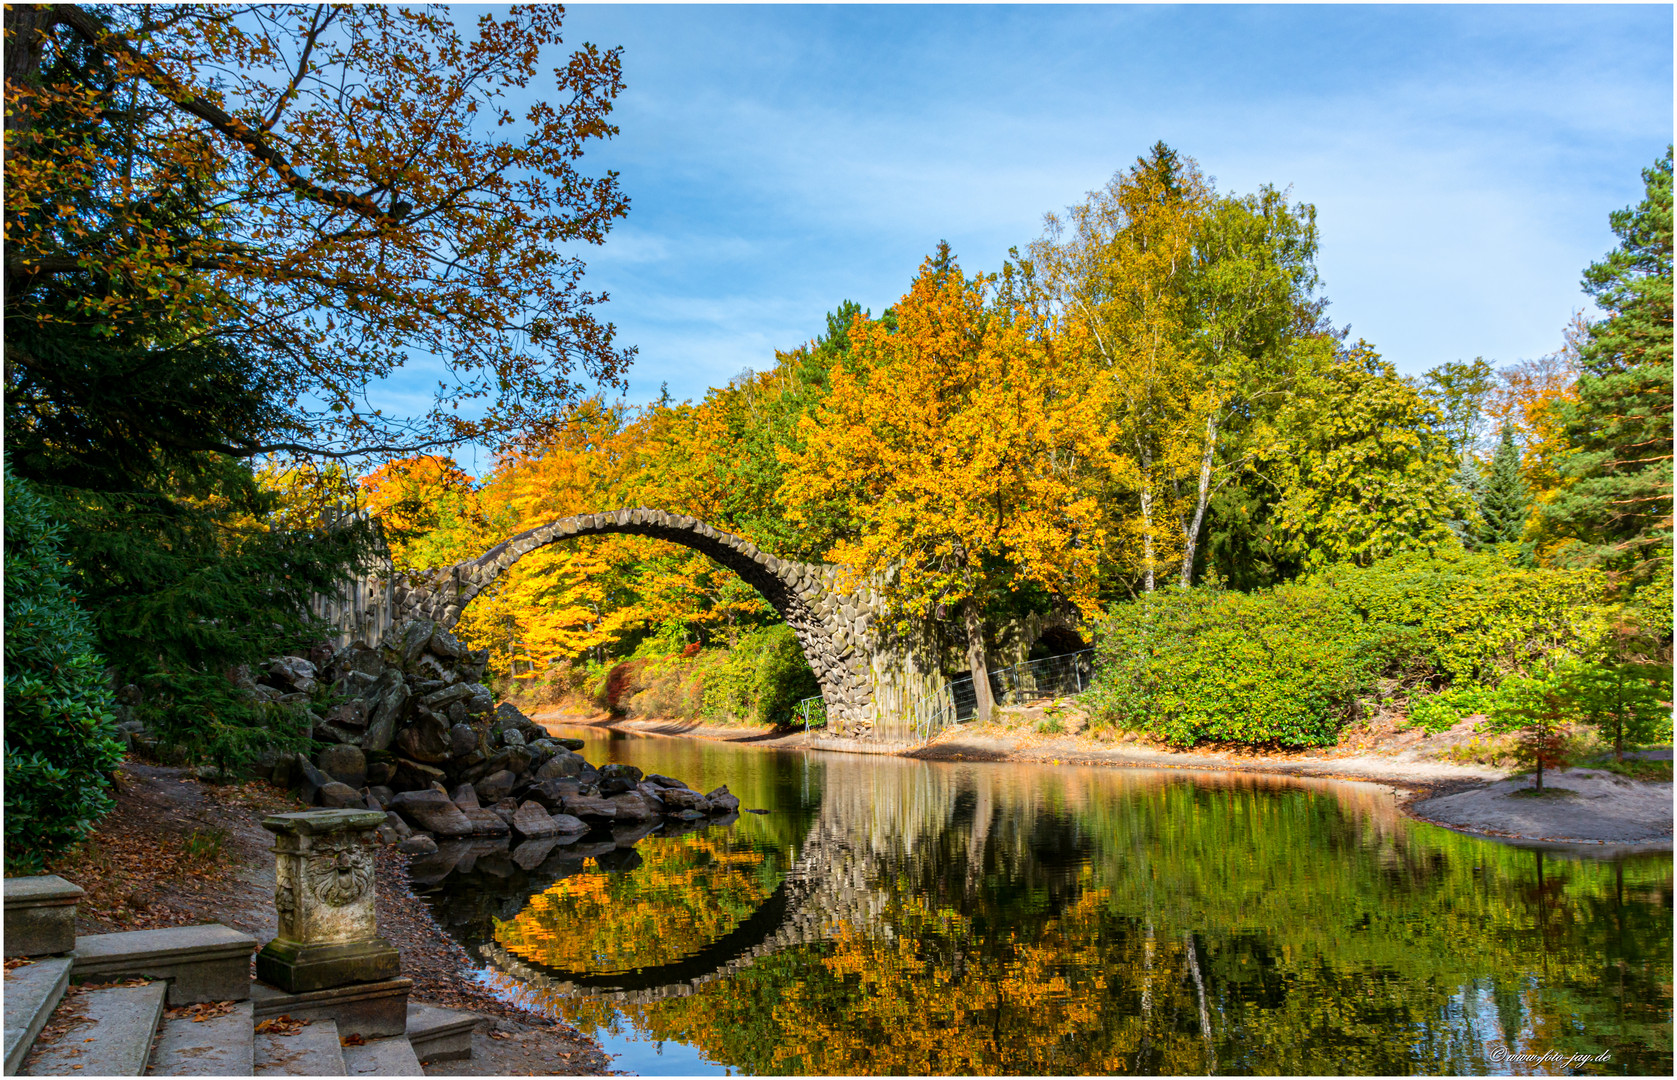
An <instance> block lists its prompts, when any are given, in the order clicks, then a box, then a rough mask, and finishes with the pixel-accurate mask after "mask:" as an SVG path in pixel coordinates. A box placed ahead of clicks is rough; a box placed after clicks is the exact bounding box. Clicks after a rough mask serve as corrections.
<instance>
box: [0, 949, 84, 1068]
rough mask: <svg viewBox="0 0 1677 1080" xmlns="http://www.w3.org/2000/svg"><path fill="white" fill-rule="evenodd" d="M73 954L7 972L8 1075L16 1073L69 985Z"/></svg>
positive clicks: (36, 962) (40, 961)
mask: <svg viewBox="0 0 1677 1080" xmlns="http://www.w3.org/2000/svg"><path fill="white" fill-rule="evenodd" d="M70 963H71V961H70V958H69V957H67V956H61V957H54V958H52V959H50V960H37V961H35V962H34V963H33V964H26V965H24V966H23V967H19V968H13V969H12V970H11V971H8V972H6V993H5V999H6V1008H5V1011H6V1075H7V1076H16V1075H17V1071H18V1069H19V1068H21V1067H22V1065H23V1059H24V1058H25V1057H27V1056H28V1054H29V1047H30V1046H32V1045H33V1044H34V1042H35V1036H37V1035H39V1034H40V1033H41V1028H43V1027H45V1026H46V1023H47V1018H48V1017H49V1016H51V1015H52V1011H53V1010H54V1009H56V1008H58V1002H59V999H60V998H62V997H63V996H64V991H65V989H66V988H67V987H68V986H69V985H70Z"/></svg>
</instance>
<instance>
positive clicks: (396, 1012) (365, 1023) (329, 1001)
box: [250, 977, 413, 1039]
mask: <svg viewBox="0 0 1677 1080" xmlns="http://www.w3.org/2000/svg"><path fill="white" fill-rule="evenodd" d="M412 989H413V980H412V979H409V978H406V977H402V978H395V979H385V980H383V981H382V982H371V983H355V984H352V985H350V986H335V987H333V988H332V989H330V990H313V991H310V992H309V993H306V994H288V993H286V992H285V991H283V990H281V989H279V988H278V987H275V986H269V985H268V984H267V983H262V982H253V983H251V984H250V998H251V1002H252V1003H253V1004H254V1005H255V1008H256V1011H255V1016H256V1019H257V1020H258V1021H261V1020H265V1019H267V1018H268V1017H270V1016H282V1015H283V1016H293V1017H296V1018H297V1019H299V1020H302V1019H310V1018H319V1019H331V1020H335V1021H336V1022H337V1024H338V1029H339V1034H341V1035H346V1036H348V1035H359V1036H361V1037H362V1038H364V1039H379V1038H388V1037H391V1036H395V1035H402V1034H406V1032H407V1026H408V993H409V992H410V991H411V990H412Z"/></svg>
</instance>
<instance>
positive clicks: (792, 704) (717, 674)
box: [704, 623, 821, 727]
mask: <svg viewBox="0 0 1677 1080" xmlns="http://www.w3.org/2000/svg"><path fill="white" fill-rule="evenodd" d="M820 692H821V687H820V684H819V683H817V682H816V679H815V672H813V671H811V670H810V667H809V662H808V661H807V660H805V659H804V653H803V649H802V648H801V647H800V646H799V645H798V638H797V635H796V634H794V633H793V632H792V628H791V627H790V626H787V625H786V624H785V623H777V624H776V625H773V626H764V627H759V628H756V629H753V630H747V631H746V632H745V633H743V634H741V635H740V636H739V639H738V640H737V641H736V642H734V645H733V647H732V648H730V649H729V650H728V652H727V655H726V659H725V660H723V661H722V662H720V663H717V664H716V665H715V666H713V667H710V668H708V669H707V670H706V671H705V673H704V712H705V715H707V716H713V717H735V718H738V719H742V720H744V719H750V720H751V721H752V722H754V723H758V724H775V725H779V726H782V727H784V726H786V725H787V724H790V723H792V721H793V713H794V712H795V711H796V709H797V706H798V702H800V701H802V700H803V699H804V698H807V697H814V696H815V695H817V694H819V693H820Z"/></svg>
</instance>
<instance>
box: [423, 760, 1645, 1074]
mask: <svg viewBox="0 0 1677 1080" xmlns="http://www.w3.org/2000/svg"><path fill="white" fill-rule="evenodd" d="M564 734H567V735H572V736H575V737H579V738H584V739H586V740H588V742H589V744H590V745H589V746H588V747H586V748H585V749H584V750H583V754H584V755H585V756H586V757H587V758H588V759H589V760H590V761H593V762H595V763H596V764H600V763H604V762H605V761H621V762H626V763H629V764H633V765H637V766H639V767H640V768H641V769H643V770H645V771H646V772H659V773H665V774H667V775H670V776H675V777H679V778H681V779H683V780H685V781H687V782H688V783H689V784H690V785H692V786H693V787H695V788H698V789H700V790H702V791H704V790H710V789H711V788H713V787H715V786H716V785H718V784H723V783H726V784H727V785H728V786H729V788H730V789H731V790H732V791H733V792H734V793H735V794H736V795H738V796H739V797H740V799H741V805H742V807H755V808H760V809H766V810H768V811H770V812H769V813H768V814H767V815H754V814H742V815H741V816H740V817H739V819H738V820H737V821H735V822H734V823H732V824H730V825H726V826H711V827H708V828H705V829H701V830H698V831H694V832H689V833H687V834H685V835H681V836H673V837H664V836H661V835H659V834H657V833H654V834H653V835H651V836H648V837H646V838H644V839H641V840H640V841H639V842H638V843H636V844H634V846H633V847H632V848H616V849H614V848H613V847H612V845H611V843H610V838H609V837H605V836H590V837H585V838H583V840H581V841H579V842H578V843H577V844H574V845H566V846H562V847H558V848H555V849H553V851H552V853H551V854H548V855H545V856H544V857H543V861H541V862H540V863H539V864H537V865H531V866H528V867H526V866H524V865H523V864H525V863H532V862H533V861H534V860H533V858H524V859H517V858H513V859H508V858H506V857H501V858H499V859H498V860H497V859H479V860H478V861H477V864H476V865H475V867H474V869H473V870H472V871H470V872H465V873H453V874H450V875H449V876H447V877H445V878H443V879H442V880H441V881H440V882H437V883H436V884H434V885H432V886H431V887H430V888H431V891H430V892H429V894H428V895H427V899H428V900H429V901H430V902H431V903H432V905H433V907H434V909H435V910H436V912H437V914H438V917H439V921H441V922H442V923H443V924H444V925H445V926H446V927H447V928H448V929H449V931H450V932H451V933H453V934H454V935H456V936H457V937H458V938H459V939H460V941H461V942H462V943H463V944H464V945H466V947H467V948H468V949H469V950H470V951H471V952H472V953H473V955H474V956H480V957H487V958H488V959H487V967H486V969H485V971H484V974H483V978H484V979H485V981H486V982H488V983H489V984H490V985H491V986H492V987H493V988H494V989H495V990H496V991H497V992H498V993H500V994H502V995H503V996H505V997H507V998H508V999H511V1000H514V1001H516V1002H517V1003H519V1004H522V1005H525V1006H526V1007H530V1008H535V1009H538V1010H541V1011H545V1012H547V1013H549V1014H552V1015H555V1016H558V1017H561V1018H563V1019H564V1020H566V1021H567V1022H569V1023H571V1024H574V1025H575V1026H577V1027H579V1028H581V1029H582V1030H583V1031H584V1032H587V1033H589V1034H591V1035H593V1036H595V1037H596V1038H598V1039H599V1040H600V1041H601V1043H602V1044H603V1045H604V1046H605V1048H606V1049H607V1051H608V1052H611V1053H614V1054H618V1055H619V1057H618V1060H617V1067H618V1068H620V1069H623V1070H626V1071H631V1072H636V1073H640V1074H643V1075H655V1074H686V1075H692V1074H704V1073H717V1074H720V1073H724V1072H732V1073H773V1074H790V1075H855V1074H861V1075H868V1074H948V1073H957V1074H996V1073H1000V1074H1037V1075H1042V1074H1117V1073H1140V1074H1148V1075H1157V1074H1186V1073H1199V1074H1204V1073H1354V1074H1399V1075H1403V1074H1413V1073H1431V1074H1436V1073H1491V1074H1524V1073H1578V1072H1583V1073H1630V1074H1655V1075H1670V1074H1671V1072H1672V1063H1673V1061H1672V1034H1673V1032H1672V939H1671V923H1672V861H1671V856H1670V855H1669V854H1660V855H1644V856H1639V857H1634V858H1626V859H1621V860H1618V861H1605V860H1589V859H1579V858H1567V857H1560V856H1557V855H1555V854H1553V853H1539V852H1535V851H1530V850H1522V849H1517V848H1512V847H1508V846H1505V845H1500V844H1495V843H1492V842H1489V841H1485V840H1479V839H1474V838H1471V837H1465V836H1461V835H1458V834H1455V833H1451V832H1449V831H1447V830H1444V829H1439V828H1435V827H1433V826H1428V825H1423V824H1419V823H1417V822H1413V821H1410V820H1408V819H1406V818H1404V817H1403V816H1401V815H1400V814H1399V813H1398V812H1397V810H1396V807H1395V804H1394V800H1393V797H1392V793H1391V791H1390V789H1388V788H1383V787H1377V786H1374V785H1345V784H1333V783H1329V782H1297V781H1280V780H1271V779H1267V778H1260V777H1253V776H1224V775H1194V774H1185V773H1178V772H1159V771H1145V770H1127V769H1077V768H1064V767H1061V768H1053V767H1042V766H1032V765H1024V764H998V763H972V764H962V763H953V764H950V763H932V762H919V761H909V760H904V759H900V758H891V757H868V756H860V755H841V754H820V753H807V754H806V753H796V752H785V751H769V750H759V749H754V748H751V747H748V746H746V747H742V746H728V745H723V744H717V743H707V742H700V741H696V740H683V739H666V738H657V737H644V736H632V735H625V734H624V733H621V732H617V733H613V732H605V731H602V730H599V729H593V728H579V729H576V730H571V731H565V732H564ZM516 854H517V853H514V855H515V856H516ZM1551 1052H1554V1053H1555V1054H1557V1055H1561V1056H1563V1057H1565V1058H1567V1059H1569V1060H1568V1061H1559V1060H1557V1059H1556V1058H1555V1057H1550V1058H1549V1060H1548V1061H1547V1062H1546V1063H1534V1062H1535V1059H1537V1058H1541V1057H1542V1056H1543V1055H1545V1054H1550V1053H1551ZM1521 1055H1525V1057H1524V1058H1522V1057H1521ZM1573 1055H1578V1057H1577V1058H1574V1057H1573ZM1600 1055H1605V1057H1602V1058H1601V1060H1599V1061H1594V1060H1592V1061H1588V1062H1586V1061H1584V1060H1583V1058H1584V1057H1590V1058H1596V1057H1598V1056H1600Z"/></svg>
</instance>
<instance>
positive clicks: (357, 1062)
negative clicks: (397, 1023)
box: [343, 1035, 425, 1076]
mask: <svg viewBox="0 0 1677 1080" xmlns="http://www.w3.org/2000/svg"><path fill="white" fill-rule="evenodd" d="M343 1053H344V1068H345V1069H346V1070H348V1075H350V1076H424V1075H425V1070H424V1069H422V1068H420V1067H419V1055H417V1054H415V1053H414V1050H413V1044H412V1043H410V1042H409V1041H408V1037H407V1036H406V1035H397V1036H396V1037H395V1038H391V1039H372V1040H369V1041H368V1042H364V1043H362V1044H360V1045H359V1046H346V1047H344V1048H343Z"/></svg>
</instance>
